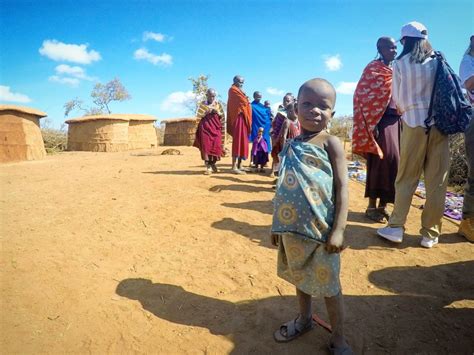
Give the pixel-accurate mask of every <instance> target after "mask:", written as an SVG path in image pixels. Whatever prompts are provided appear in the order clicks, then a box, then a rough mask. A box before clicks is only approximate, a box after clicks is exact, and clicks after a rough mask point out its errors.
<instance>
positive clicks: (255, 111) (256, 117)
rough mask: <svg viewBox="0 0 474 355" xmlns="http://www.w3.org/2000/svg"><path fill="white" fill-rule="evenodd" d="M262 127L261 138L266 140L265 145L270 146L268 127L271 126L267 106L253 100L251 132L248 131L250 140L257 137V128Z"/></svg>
mask: <svg viewBox="0 0 474 355" xmlns="http://www.w3.org/2000/svg"><path fill="white" fill-rule="evenodd" d="M260 127H262V128H263V138H264V139H265V141H266V142H267V147H271V143H270V128H271V117H270V111H269V110H268V107H265V106H264V105H263V104H262V103H260V102H256V101H253V102H252V132H251V133H250V138H249V140H250V141H251V142H253V141H254V139H255V138H257V135H258V129H259V128H260Z"/></svg>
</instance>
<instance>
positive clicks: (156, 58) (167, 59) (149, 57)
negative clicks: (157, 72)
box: [133, 48, 173, 66]
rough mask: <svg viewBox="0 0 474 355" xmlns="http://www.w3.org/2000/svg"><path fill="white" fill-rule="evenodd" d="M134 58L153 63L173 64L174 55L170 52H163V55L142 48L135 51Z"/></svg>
mask: <svg viewBox="0 0 474 355" xmlns="http://www.w3.org/2000/svg"><path fill="white" fill-rule="evenodd" d="M133 58H135V59H136V60H146V61H148V62H150V63H151V64H153V65H163V66H168V65H171V64H173V57H172V56H170V55H169V54H166V53H163V54H161V55H156V54H153V53H150V52H148V49H146V48H140V49H137V50H136V51H135V53H133Z"/></svg>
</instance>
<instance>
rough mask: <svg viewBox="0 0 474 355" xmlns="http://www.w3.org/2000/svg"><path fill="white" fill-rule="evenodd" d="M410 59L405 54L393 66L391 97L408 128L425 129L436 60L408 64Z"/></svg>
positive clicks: (430, 58) (428, 59)
mask: <svg viewBox="0 0 474 355" xmlns="http://www.w3.org/2000/svg"><path fill="white" fill-rule="evenodd" d="M410 57H411V56H410V54H407V55H405V56H403V57H402V58H400V59H398V60H396V61H395V62H394V64H393V79H392V97H393V100H394V101H395V104H396V105H397V109H398V111H399V112H400V113H401V114H402V119H403V121H404V122H405V123H406V124H407V125H408V126H410V127H425V119H426V118H427V117H428V109H429V107H430V100H431V92H432V91H433V84H434V78H435V73H436V67H437V60H433V58H432V57H429V58H427V59H425V61H424V62H423V63H415V62H410Z"/></svg>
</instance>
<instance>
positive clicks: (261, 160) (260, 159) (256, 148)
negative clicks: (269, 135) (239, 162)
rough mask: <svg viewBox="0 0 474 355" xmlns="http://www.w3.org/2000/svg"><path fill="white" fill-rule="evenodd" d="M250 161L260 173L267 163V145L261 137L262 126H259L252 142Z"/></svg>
mask: <svg viewBox="0 0 474 355" xmlns="http://www.w3.org/2000/svg"><path fill="white" fill-rule="evenodd" d="M252 163H253V164H254V165H255V168H256V169H257V171H259V172H261V173H263V172H264V171H265V170H264V168H263V167H264V166H265V165H266V164H267V163H268V146H267V142H266V141H265V139H264V138H263V127H259V129H258V133H257V137H255V139H254V140H253V143H252ZM259 166H260V169H259V168H258V167H259Z"/></svg>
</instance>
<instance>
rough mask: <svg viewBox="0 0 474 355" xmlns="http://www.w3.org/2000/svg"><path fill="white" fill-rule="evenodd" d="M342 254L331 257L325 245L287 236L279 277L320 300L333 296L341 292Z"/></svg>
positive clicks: (280, 252)
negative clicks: (320, 298)
mask: <svg viewBox="0 0 474 355" xmlns="http://www.w3.org/2000/svg"><path fill="white" fill-rule="evenodd" d="M340 268H341V257H340V254H329V253H328V252H327V251H326V249H325V248H324V245H323V244H319V243H318V242H316V241H314V240H309V239H301V237H300V236H299V235H295V234H291V233H285V234H282V235H281V236H280V243H279V244H278V262H277V274H278V276H279V277H281V278H282V279H283V280H286V281H288V282H289V283H291V284H293V285H295V286H296V288H297V289H298V290H301V291H303V292H304V293H307V294H308V295H313V296H316V297H333V296H336V295H337V294H338V293H339V292H340V291H341V283H340V281H339V272H340Z"/></svg>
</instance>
